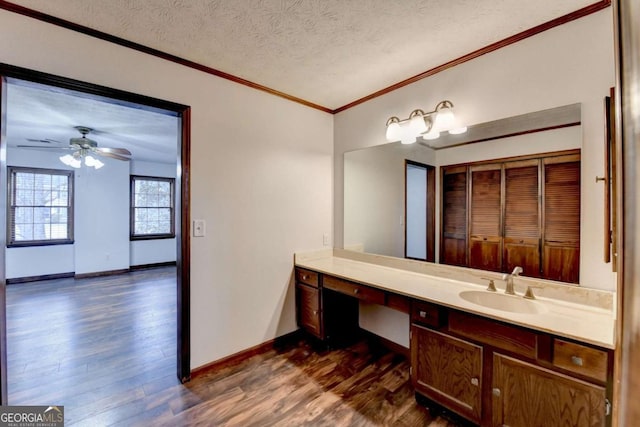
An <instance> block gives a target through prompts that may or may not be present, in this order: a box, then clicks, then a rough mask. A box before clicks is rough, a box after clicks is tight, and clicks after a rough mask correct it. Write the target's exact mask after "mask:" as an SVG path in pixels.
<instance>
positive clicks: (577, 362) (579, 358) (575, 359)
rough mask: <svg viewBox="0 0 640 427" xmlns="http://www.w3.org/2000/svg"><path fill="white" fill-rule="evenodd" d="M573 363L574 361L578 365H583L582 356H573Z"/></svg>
mask: <svg viewBox="0 0 640 427" xmlns="http://www.w3.org/2000/svg"><path fill="white" fill-rule="evenodd" d="M571 363H573V364H574V365H576V366H582V365H583V363H582V357H578V356H571Z"/></svg>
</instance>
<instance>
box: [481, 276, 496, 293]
mask: <svg viewBox="0 0 640 427" xmlns="http://www.w3.org/2000/svg"><path fill="white" fill-rule="evenodd" d="M481 279H482V280H488V281H489V286H487V290H488V291H489V292H495V291H496V284H495V283H494V281H493V279H490V278H488V277H481Z"/></svg>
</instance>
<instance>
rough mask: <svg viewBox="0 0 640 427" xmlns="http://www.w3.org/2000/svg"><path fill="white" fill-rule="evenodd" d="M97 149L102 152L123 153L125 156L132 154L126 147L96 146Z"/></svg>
mask: <svg viewBox="0 0 640 427" xmlns="http://www.w3.org/2000/svg"><path fill="white" fill-rule="evenodd" d="M96 150H98V151H100V152H101V153H111V154H123V155H125V156H130V155H131V151H129V150H127V149H126V148H113V147H98V148H96Z"/></svg>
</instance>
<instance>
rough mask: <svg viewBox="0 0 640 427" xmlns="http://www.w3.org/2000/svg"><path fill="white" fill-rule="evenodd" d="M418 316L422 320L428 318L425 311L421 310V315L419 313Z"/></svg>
mask: <svg viewBox="0 0 640 427" xmlns="http://www.w3.org/2000/svg"><path fill="white" fill-rule="evenodd" d="M418 315H419V316H420V317H422V318H426V317H427V312H426V311H424V310H420V313H418Z"/></svg>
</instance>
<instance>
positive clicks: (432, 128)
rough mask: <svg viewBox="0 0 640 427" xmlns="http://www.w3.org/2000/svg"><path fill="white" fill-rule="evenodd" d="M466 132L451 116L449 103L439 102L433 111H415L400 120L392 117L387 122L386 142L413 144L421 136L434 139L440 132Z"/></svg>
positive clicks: (456, 133) (451, 111)
mask: <svg viewBox="0 0 640 427" xmlns="http://www.w3.org/2000/svg"><path fill="white" fill-rule="evenodd" d="M466 131H467V127H466V126H460V125H459V124H458V123H457V121H456V117H455V115H454V114H453V103H452V102H451V101H446V100H445V101H440V102H439V103H438V105H436V108H434V109H433V111H429V112H426V113H425V112H424V111H423V110H420V109H416V110H413V111H412V112H411V114H409V118H407V119H404V120H400V119H399V118H398V117H396V116H393V117H390V118H389V119H388V120H387V133H386V137H387V141H389V142H394V141H400V142H402V143H403V144H413V143H414V142H416V141H417V138H418V137H419V136H421V137H422V138H423V139H427V140H429V139H436V138H438V137H440V134H441V133H442V132H449V133H450V134H452V135H458V134H461V133H465V132H466Z"/></svg>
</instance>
